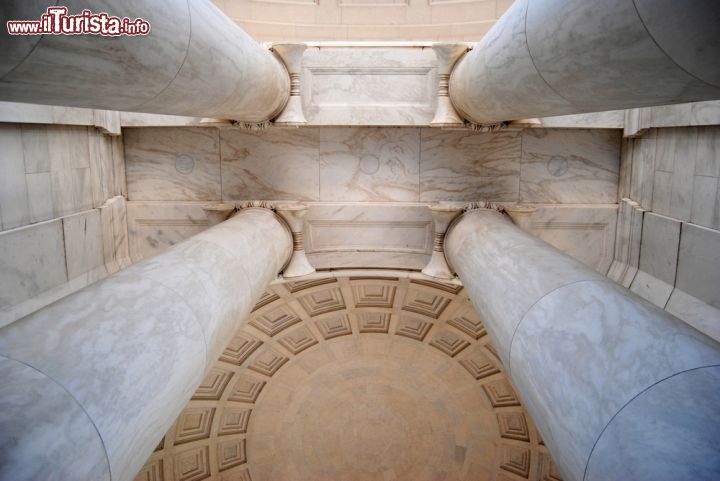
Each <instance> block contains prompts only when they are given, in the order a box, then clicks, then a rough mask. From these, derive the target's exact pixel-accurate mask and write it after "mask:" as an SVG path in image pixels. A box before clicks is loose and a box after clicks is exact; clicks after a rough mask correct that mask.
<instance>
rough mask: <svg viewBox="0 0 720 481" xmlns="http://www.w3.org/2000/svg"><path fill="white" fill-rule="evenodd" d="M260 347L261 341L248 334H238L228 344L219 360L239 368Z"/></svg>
mask: <svg viewBox="0 0 720 481" xmlns="http://www.w3.org/2000/svg"><path fill="white" fill-rule="evenodd" d="M260 346H262V341H261V340H259V339H256V338H254V337H252V336H251V335H250V334H247V333H244V332H243V333H240V334H238V335H237V336H235V337H233V338H232V340H231V341H230V344H228V346H227V347H226V348H225V350H224V351H223V353H222V354H221V355H220V360H221V361H225V362H229V363H231V364H235V365H236V366H240V365H242V363H243V362H245V360H246V359H247V358H248V356H250V354H252V353H253V352H255V350H256V349H257V348H258V347H260Z"/></svg>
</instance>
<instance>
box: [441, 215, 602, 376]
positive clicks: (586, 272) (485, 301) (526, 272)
mask: <svg viewBox="0 0 720 481" xmlns="http://www.w3.org/2000/svg"><path fill="white" fill-rule="evenodd" d="M480 211H482V212H480ZM480 211H472V212H469V213H466V214H464V215H463V217H462V218H461V219H460V220H459V221H458V222H456V223H455V224H454V226H453V227H452V228H451V229H450V230H449V232H448V233H447V234H446V236H445V255H446V257H447V259H448V262H449V263H450V266H451V267H452V268H454V269H455V271H456V272H457V274H458V276H459V277H460V279H461V280H462V281H463V282H464V284H465V286H466V289H467V290H468V294H469V295H470V296H471V298H472V299H473V302H474V305H475V307H476V309H477V311H478V313H480V315H481V316H483V318H484V319H485V320H486V322H492V323H493V324H492V328H491V329H488V333H489V334H490V336H491V338H492V339H493V342H494V343H495V345H496V346H497V347H498V354H499V355H500V358H501V359H502V361H503V362H504V363H505V365H508V363H509V359H510V344H511V342H510V341H511V339H512V337H513V335H514V333H515V330H516V328H517V326H518V324H520V322H521V320H522V318H523V316H524V315H525V313H526V312H527V311H528V309H530V308H531V307H532V305H533V304H534V303H535V302H536V301H537V299H540V298H542V297H543V296H545V295H546V294H548V293H549V292H552V291H553V290H555V289H557V288H559V287H561V286H564V285H567V284H571V283H574V282H580V281H590V280H595V281H600V280H603V279H605V277H604V276H603V275H602V274H600V273H598V272H595V271H593V270H591V269H589V268H588V267H587V266H585V265H584V264H582V263H580V262H579V261H575V260H572V259H570V258H567V257H565V256H564V255H563V254H561V253H560V252H559V251H556V250H554V249H553V248H551V247H549V246H548V244H546V243H545V242H543V241H541V240H540V239H538V238H536V237H534V236H531V235H529V234H526V233H525V232H523V231H522V230H520V228H518V227H517V226H515V225H514V224H513V223H512V221H510V220H509V219H506V218H505V217H504V216H502V215H501V214H499V213H497V212H495V211H487V209H481V210H480ZM496 217H497V218H496ZM478 246H482V247H483V248H479V247H478ZM508 259H512V262H510V261H508ZM558 259H561V260H562V261H563V262H558ZM481 271H488V272H492V275H484V276H477V275H474V274H473V273H477V272H481ZM517 279H526V280H527V281H526V282H523V284H522V289H519V288H509V287H508V286H512V285H514V284H516V283H517ZM497 299H503V302H502V304H500V303H498V302H496V300H497Z"/></svg>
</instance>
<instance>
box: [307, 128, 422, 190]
mask: <svg viewBox="0 0 720 481" xmlns="http://www.w3.org/2000/svg"><path fill="white" fill-rule="evenodd" d="M419 150H420V130H419V129H412V128H399V129H361V128H325V129H322V130H321V131H320V199H321V200H324V201H339V200H344V201H406V202H412V201H415V202H417V201H418V197H419V189H420V186H419V174H420V165H419V159H420V156H419Z"/></svg>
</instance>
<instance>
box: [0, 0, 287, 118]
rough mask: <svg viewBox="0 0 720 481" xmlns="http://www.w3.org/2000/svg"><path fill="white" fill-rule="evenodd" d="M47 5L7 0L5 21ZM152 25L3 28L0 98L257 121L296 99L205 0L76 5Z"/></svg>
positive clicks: (279, 71)
mask: <svg viewBox="0 0 720 481" xmlns="http://www.w3.org/2000/svg"><path fill="white" fill-rule="evenodd" d="M48 3H49V2H39V1H35V0H33V1H30V2H28V1H26V0H10V2H9V5H7V6H4V8H3V13H4V14H6V18H7V19H28V20H39V19H40V15H41V14H42V13H44V12H45V8H46V7H47V5H48ZM62 5H64V6H67V7H68V9H69V10H70V12H71V13H77V12H79V11H81V10H82V9H85V8H87V9H90V10H91V11H92V12H94V13H99V12H107V13H108V14H110V15H114V16H118V17H129V18H131V19H135V18H143V19H145V20H147V21H149V22H150V25H151V33H150V34H149V35H147V36H119V37H102V36H98V35H43V36H27V37H26V36H10V35H8V34H7V31H6V29H5V28H3V29H2V31H1V32H0V99H1V100H11V101H15V102H29V103H39V104H49V105H63V106H69V107H87V108H96V109H108V110H123V111H131V112H149V113H157V114H172V115H189V116H194V117H215V118H224V119H233V120H239V121H244V122H254V123H261V122H264V121H267V120H270V119H272V118H274V117H275V116H277V115H278V114H279V113H280V111H281V110H282V109H283V107H284V106H285V103H286V102H287V100H288V96H289V93H290V79H289V77H288V74H287V71H286V70H285V67H284V66H283V65H282V63H281V62H280V61H279V60H278V59H277V58H275V56H274V55H272V53H270V52H269V51H268V50H267V49H266V48H263V47H262V46H261V45H260V44H258V43H257V42H256V41H255V40H253V39H252V38H251V37H250V36H249V35H248V34H247V33H245V32H244V31H243V30H242V29H241V28H240V27H239V26H237V25H236V24H235V23H234V22H233V21H232V20H231V19H230V18H228V17H227V16H226V15H225V14H223V13H222V12H221V11H220V10H219V9H218V8H217V7H215V6H214V5H213V4H212V3H211V2H210V1H209V0H166V1H163V2H155V1H152V0H125V1H122V2H108V1H105V0H70V1H68V2H64V3H63V4H62Z"/></svg>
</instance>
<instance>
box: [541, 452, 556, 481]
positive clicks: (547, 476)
mask: <svg viewBox="0 0 720 481" xmlns="http://www.w3.org/2000/svg"><path fill="white" fill-rule="evenodd" d="M537 473H538V474H537V479H538V481H562V476H561V475H560V472H559V471H558V469H557V466H555V463H554V462H553V460H552V459H551V458H550V455H549V454H546V453H538V470H537Z"/></svg>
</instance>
